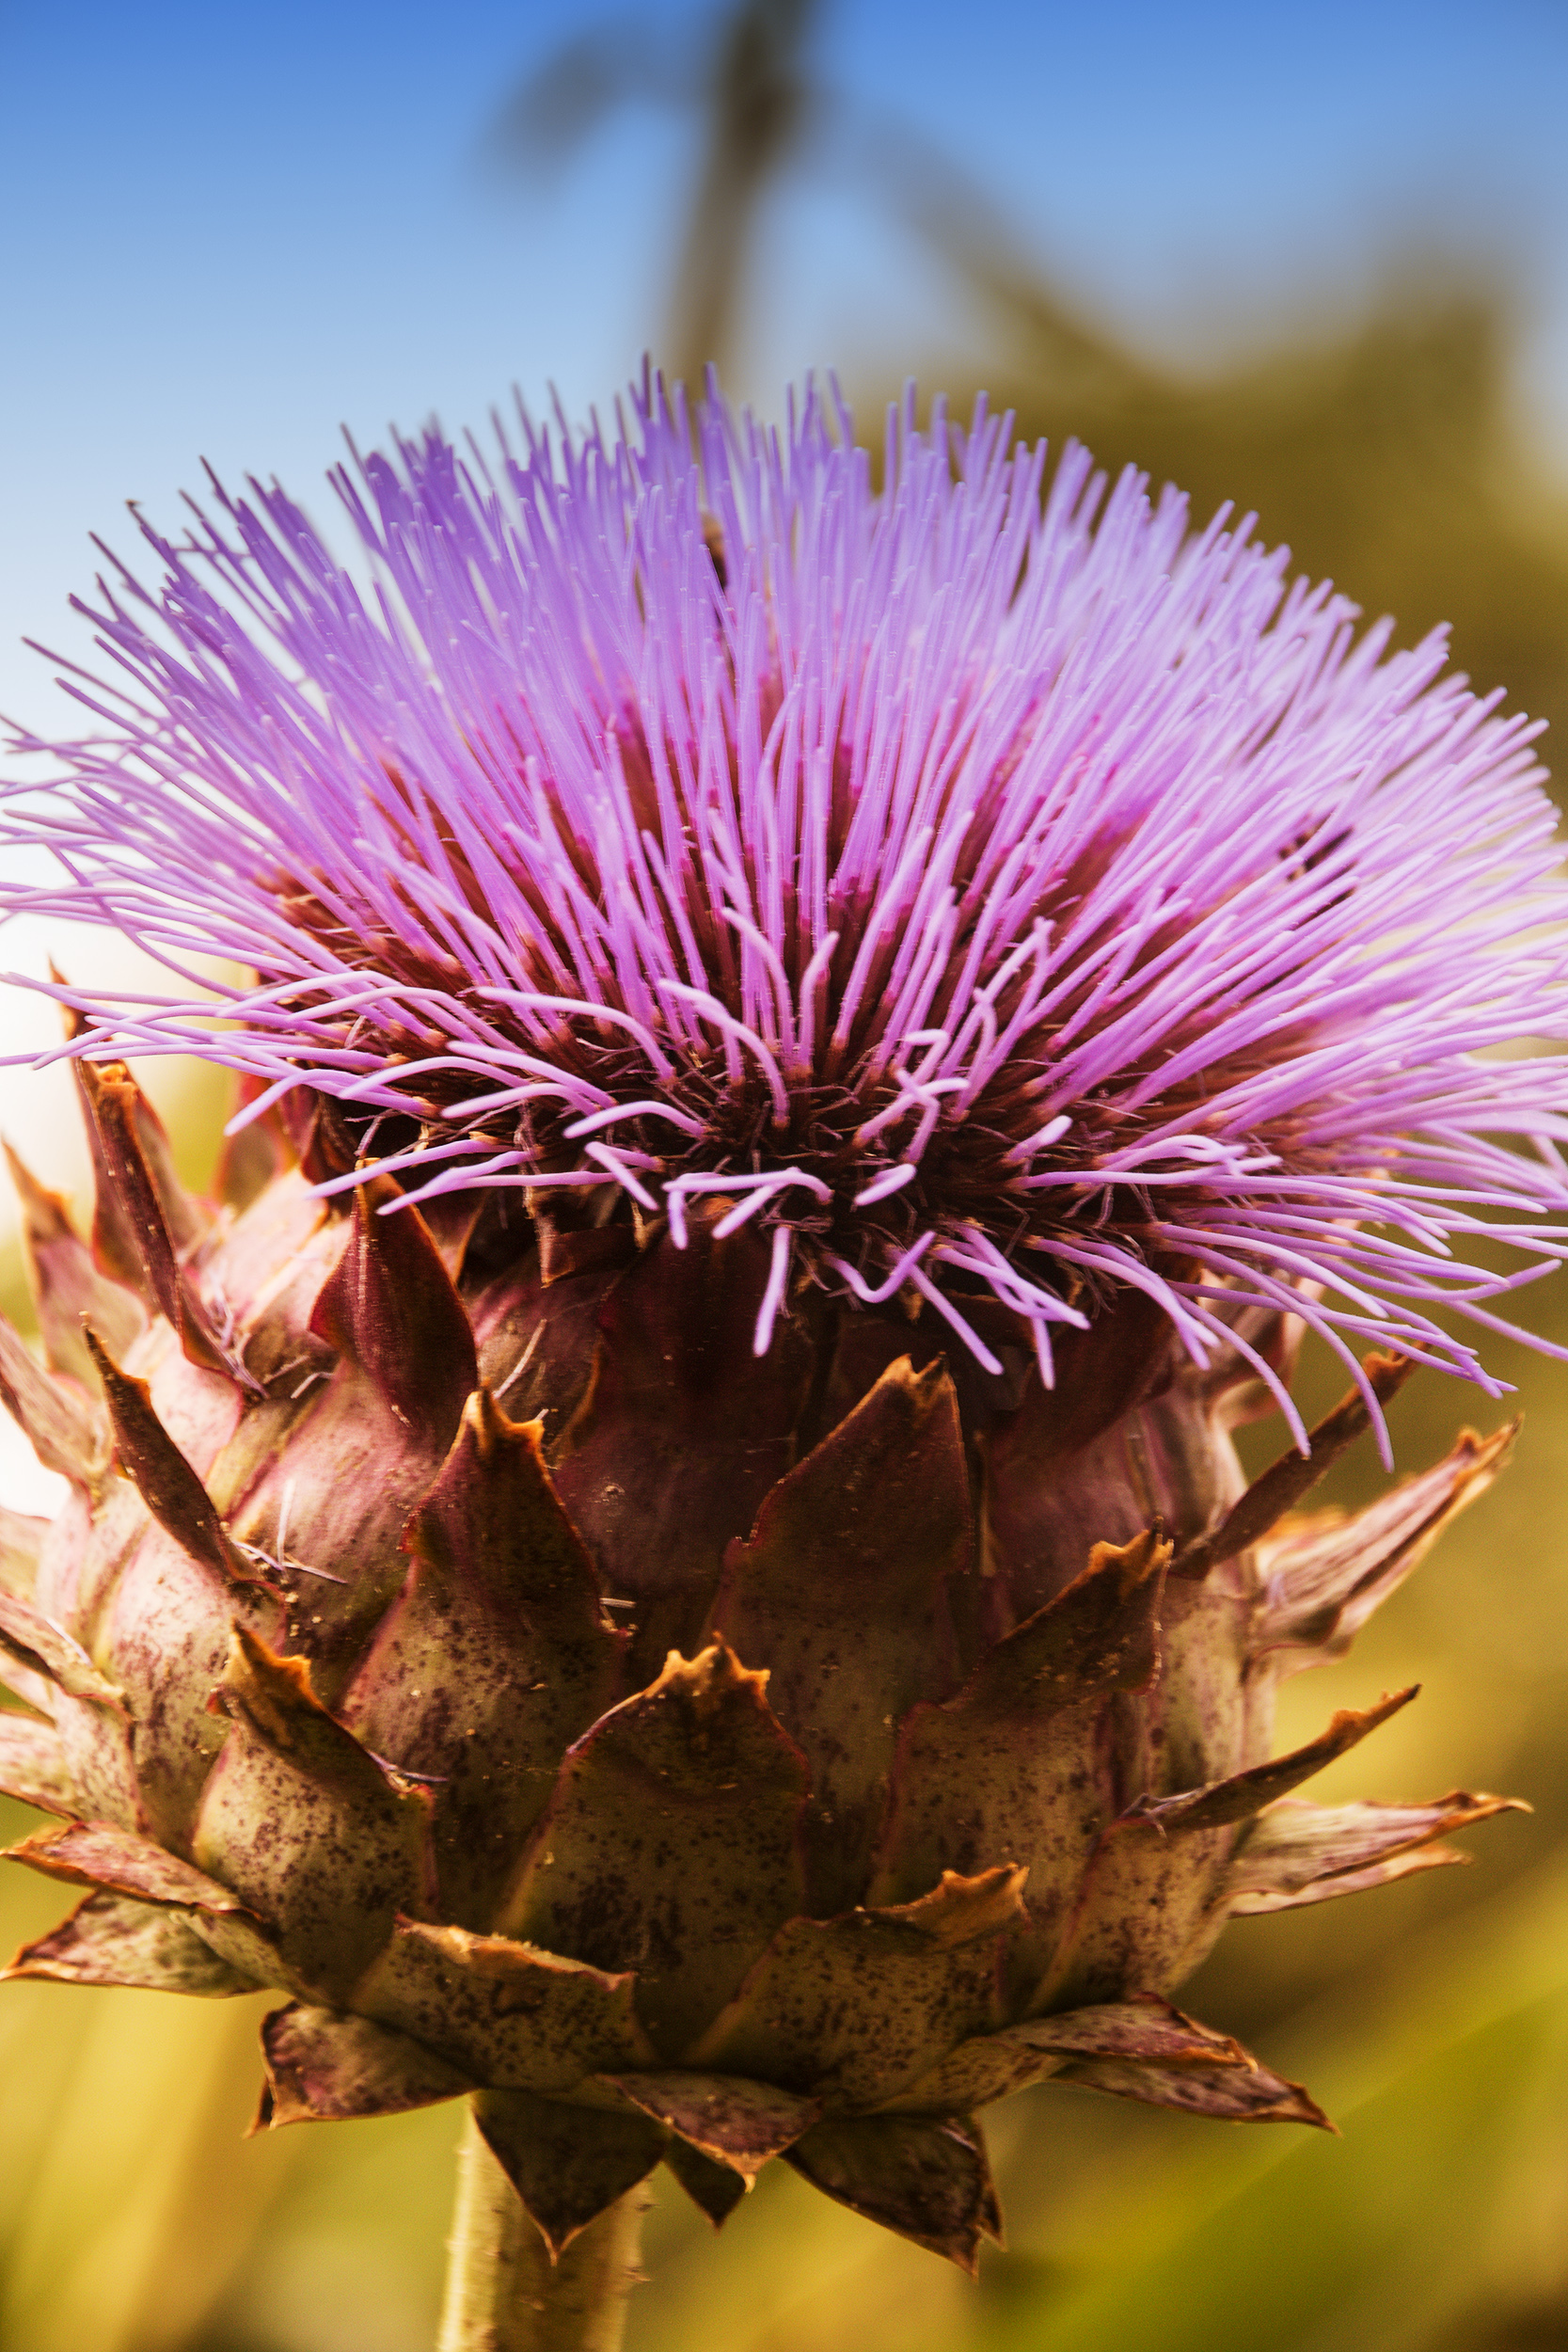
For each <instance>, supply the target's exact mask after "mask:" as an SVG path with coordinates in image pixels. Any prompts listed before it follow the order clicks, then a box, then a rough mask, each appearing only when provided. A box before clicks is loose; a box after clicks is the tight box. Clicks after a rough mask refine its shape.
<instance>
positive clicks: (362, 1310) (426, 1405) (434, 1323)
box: [310, 1176, 479, 1453]
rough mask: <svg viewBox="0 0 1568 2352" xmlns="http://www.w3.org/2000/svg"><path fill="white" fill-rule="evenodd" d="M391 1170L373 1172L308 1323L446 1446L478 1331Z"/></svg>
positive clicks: (475, 1376)
mask: <svg viewBox="0 0 1568 2352" xmlns="http://www.w3.org/2000/svg"><path fill="white" fill-rule="evenodd" d="M402 1198H403V1196H402V1193H401V1192H400V1190H399V1188H398V1186H397V1185H396V1184H394V1183H393V1182H392V1180H391V1179H390V1177H387V1176H371V1177H367V1179H366V1181H365V1183H364V1184H361V1185H360V1186H359V1188H358V1190H357V1191H356V1194H355V1197H354V1230H353V1232H352V1233H351V1234H350V1236H349V1241H348V1246H347V1248H345V1249H344V1251H343V1253H342V1256H341V1258H340V1259H339V1261H338V1263H337V1265H336V1266H335V1267H334V1268H333V1271H332V1272H331V1274H329V1275H328V1277H327V1279H326V1280H325V1283H324V1285H323V1287H322V1290H321V1292H320V1295H318V1297H317V1299H316V1304H315V1307H314V1309H313V1311H312V1312H311V1316H310V1328H311V1330H312V1332H313V1333H314V1334H315V1336H316V1337H317V1338H318V1339H323V1340H325V1341H326V1342H327V1343H328V1344H329V1345H331V1346H333V1347H335V1348H337V1349H338V1350H339V1352H340V1353H341V1354H342V1355H345V1356H347V1357H349V1358H350V1359H352V1360H353V1361H354V1362H355V1363H356V1364H357V1365H358V1367H359V1368H360V1370H361V1371H362V1372H363V1373H364V1374H365V1375H366V1377H367V1378H368V1379H369V1380H370V1381H371V1383H372V1386H373V1387H374V1388H375V1389H376V1391H378V1392H379V1394H380V1395H381V1396H382V1397H383V1398H384V1399H385V1400H386V1402H387V1404H388V1405H389V1406H390V1407H391V1409H392V1411H393V1412H394V1413H395V1414H396V1415H397V1417H398V1419H399V1420H400V1421H402V1422H404V1424H405V1425H406V1426H407V1427H408V1428H409V1429H411V1430H412V1431H414V1432H415V1434H416V1435H417V1436H419V1437H420V1438H422V1439H423V1440H424V1441H425V1442H427V1443H428V1444H430V1445H431V1446H432V1447H434V1448H437V1449H439V1450H440V1451H441V1452H443V1453H444V1452H445V1451H446V1449H447V1447H448V1446H449V1445H450V1444H451V1438H452V1436H453V1434H454V1432H455V1431H456V1429H457V1426H458V1423H459V1421H460V1420H461V1418H462V1413H463V1407H464V1406H465V1404H466V1403H467V1399H468V1397H469V1396H470V1395H471V1394H472V1392H473V1391H474V1389H475V1388H476V1386H477V1385H478V1380H479V1365H478V1359H477V1358H476V1355H475V1352H474V1335H473V1331H472V1328H471V1327H470V1325H469V1322H468V1318H467V1313H466V1312H465V1311H464V1308H463V1302H462V1300H461V1299H460V1298H459V1297H458V1295H457V1293H456V1291H455V1290H454V1288H453V1287H452V1281H451V1276H450V1275H449V1274H448V1272H447V1269H446V1266H445V1265H444V1264H443V1263H442V1259H441V1253H440V1251H439V1250H438V1249H437V1248H436V1244H435V1241H434V1240H433V1239H432V1237H431V1233H430V1229H429V1227H428V1226H427V1225H426V1224H425V1221H424V1219H423V1217H421V1216H420V1212H419V1210H418V1209H413V1208H403V1207H400V1206H398V1205H397V1204H398V1203H399V1202H400V1201H401V1200H402Z"/></svg>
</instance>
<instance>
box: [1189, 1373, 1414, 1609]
mask: <svg viewBox="0 0 1568 2352" xmlns="http://www.w3.org/2000/svg"><path fill="white" fill-rule="evenodd" d="M1361 1369H1362V1371H1363V1372H1364V1373H1365V1374H1366V1375H1367V1380H1368V1384H1369V1386H1370V1389H1371V1391H1372V1394H1373V1395H1374V1396H1375V1397H1376V1398H1377V1401H1378V1403H1379V1405H1381V1406H1387V1405H1390V1404H1392V1402H1393V1400H1394V1398H1395V1397H1396V1396H1398V1394H1399V1392H1400V1391H1401V1390H1402V1388H1403V1386H1404V1384H1405V1382H1406V1381H1407V1380H1408V1379H1409V1377H1410V1375H1411V1374H1412V1373H1413V1372H1414V1371H1415V1369H1416V1367H1415V1365H1414V1363H1413V1362H1412V1361H1411V1360H1410V1359H1409V1358H1408V1357H1405V1356H1384V1355H1379V1354H1377V1353H1376V1352H1374V1353H1373V1354H1371V1355H1370V1356H1366V1357H1364V1358H1363V1359H1362V1364H1361ZM1371 1419H1372V1416H1371V1409H1370V1406H1369V1405H1368V1403H1367V1400H1366V1398H1365V1396H1364V1395H1363V1394H1362V1392H1361V1391H1360V1390H1359V1389H1358V1388H1355V1389H1351V1390H1350V1391H1348V1392H1347V1393H1346V1394H1345V1395H1344V1396H1342V1397H1341V1398H1340V1400H1339V1402H1338V1405H1336V1406H1335V1407H1334V1410H1333V1411H1332V1412H1331V1413H1325V1414H1324V1416H1323V1420H1322V1421H1321V1422H1318V1424H1317V1426H1316V1427H1315V1428H1314V1429H1312V1430H1310V1431H1308V1433H1307V1445H1308V1447H1309V1449H1310V1450H1309V1452H1307V1454H1301V1453H1298V1452H1297V1451H1296V1449H1295V1448H1294V1447H1291V1451H1290V1452H1289V1453H1287V1454H1281V1455H1280V1456H1279V1458H1278V1460H1277V1461H1275V1462H1271V1463H1270V1465H1269V1467H1268V1469H1267V1470H1264V1471H1263V1472H1262V1473H1261V1475H1260V1476H1259V1477H1257V1478H1255V1479H1254V1480H1253V1482H1252V1484H1251V1486H1249V1487H1248V1488H1247V1490H1246V1492H1245V1494H1243V1496H1242V1497H1241V1499H1240V1500H1239V1501H1238V1502H1235V1503H1233V1504H1232V1505H1231V1508H1230V1509H1229V1510H1228V1511H1227V1513H1226V1516H1225V1518H1223V1519H1222V1520H1221V1522H1220V1524H1219V1526H1218V1527H1216V1528H1213V1529H1212V1530H1211V1531H1210V1533H1209V1534H1207V1535H1199V1536H1197V1537H1196V1538H1195V1539H1194V1541H1193V1542H1192V1543H1190V1544H1188V1545H1187V1546H1185V1548H1184V1549H1182V1550H1181V1551H1180V1552H1179V1553H1178V1554H1177V1556H1176V1559H1175V1560H1174V1561H1173V1562H1172V1564H1171V1574H1172V1576H1178V1577H1182V1578H1185V1579H1187V1580H1189V1581H1194V1582H1196V1581H1197V1580H1198V1579H1200V1578H1202V1577H1205V1576H1207V1575H1208V1573H1209V1571H1210V1569H1211V1568H1213V1567H1217V1566H1218V1565H1219V1564H1220V1562H1221V1561H1222V1560H1229V1559H1233V1558H1234V1557H1235V1555H1236V1553H1237V1552H1239V1551H1245V1550H1246V1549H1247V1547H1248V1546H1249V1545H1250V1544H1255V1543H1257V1541H1258V1540H1259V1536H1262V1535H1266V1534H1268V1532H1269V1530H1270V1528H1271V1527H1273V1526H1274V1524H1275V1520H1276V1519H1280V1518H1283V1517H1284V1516H1285V1513H1286V1512H1287V1511H1293V1510H1294V1509H1295V1507H1296V1505H1297V1503H1299V1502H1301V1501H1302V1500H1303V1498H1304V1497H1305V1496H1307V1495H1308V1494H1310V1493H1311V1491H1312V1488H1313V1487H1314V1486H1316V1485H1317V1484H1318V1482H1319V1480H1320V1479H1322V1478H1323V1477H1325V1476H1326V1475H1327V1473H1328V1471H1329V1470H1331V1469H1332V1468H1333V1466H1334V1464H1335V1463H1336V1462H1337V1461H1338V1458H1339V1456H1340V1454H1343V1453H1345V1452H1346V1451H1347V1449H1348V1448H1349V1447H1351V1446H1353V1445H1354V1443H1355V1440H1356V1438H1359V1437H1361V1436H1363V1435H1364V1434H1365V1432H1366V1431H1367V1430H1368V1429H1369V1428H1370V1426H1371Z"/></svg>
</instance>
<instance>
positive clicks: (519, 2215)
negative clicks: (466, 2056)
mask: <svg viewBox="0 0 1568 2352" xmlns="http://www.w3.org/2000/svg"><path fill="white" fill-rule="evenodd" d="M647 2201H648V2196H647V2191H646V2189H643V2188H634V2189H632V2190H630V2191H629V2192H628V2194H627V2195H626V2196H625V2197H623V2198H620V2199H619V2200H618V2201H616V2203H614V2204H613V2205H611V2206H610V2209H609V2211H608V2212H606V2213H602V2214H601V2215H600V2216H599V2217H598V2219H597V2220H596V2221H591V2222H590V2223H589V2225H588V2227H587V2229H586V2230H584V2231H583V2232H582V2233H581V2235H580V2236H578V2237H575V2238H574V2239H573V2240H572V2243H571V2244H570V2246H568V2247H567V2249H566V2250H565V2252H564V2253H563V2254H562V2257H561V2259H560V2261H559V2262H557V2263H555V2264H553V2265H552V2263H551V2261H550V2258H549V2253H548V2251H547V2249H546V2245H545V2241H544V2239H543V2238H542V2237H541V2236H540V2234H539V2232H538V2231H537V2230H536V2229H535V2227H534V2225H533V2223H532V2222H531V2220H530V2218H529V2217H528V2215H527V2213H526V2212H525V2211H524V2209H523V2204H522V2200H521V2199H520V2198H519V2197H518V2195H517V2192H516V2190H515V2188H514V2187H513V2185H512V2184H511V2182H510V2181H509V2180H508V2179H507V2177H506V2174H505V2173H504V2172H503V2171H502V2170H501V2168H500V2166H499V2164H498V2163H497V2162H496V2159H495V2157H494V2156H493V2155H492V2154H491V2153H490V2151H489V2149H488V2147H487V2146H486V2145H485V2142H484V2139H483V2135H482V2134H481V2132H480V2129H479V2126H478V2124H477V2123H476V2122H474V2119H473V2113H472V2110H471V2109H470V2111H469V2113H468V2117H467V2122H465V2124H464V2127H463V2138H462V2142H461V2144H460V2146H459V2149H458V2156H457V2208H456V2212H455V2214H454V2215H453V2217H452V2232H451V2240H450V2244H449V2251H450V2255H451V2261H450V2264H449V2266H448V2270H447V2296H446V2303H445V2305H444V2307H443V2309H442V2312H441V2340H440V2352H620V2344H621V2334H622V2330H623V2329H624V2328H625V2326H626V2291H627V2289H628V2288H629V2287H630V2286H631V2285H632V2283H633V2281H634V2280H636V2278H637V2276H638V2269H637V2249H638V2241H639V2239H640V2237H641V2229H642V2214H643V2210H644V2208H645V2206H646V2204H647Z"/></svg>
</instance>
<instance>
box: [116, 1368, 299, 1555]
mask: <svg viewBox="0 0 1568 2352" xmlns="http://www.w3.org/2000/svg"><path fill="white" fill-rule="evenodd" d="M86 1336H87V1346H88V1348H89V1349H90V1350H91V1353H92V1359H93V1362H94V1364H95V1365H96V1366H97V1368H98V1375H99V1377H100V1379H101V1380H102V1381H103V1394H104V1397H105V1399H106V1401H107V1403H108V1407H109V1418H110V1421H111V1422H112V1424H113V1427H114V1435H115V1450H116V1452H117V1454H119V1466H120V1468H121V1470H123V1471H124V1472H125V1475H126V1476H127V1478H129V1479H130V1481H131V1483H132V1485H133V1486H135V1489H136V1491H137V1493H138V1494H139V1495H140V1496H141V1499H142V1501H143V1502H145V1503H146V1505H147V1507H148V1509H149V1510H150V1512H151V1514H152V1516H153V1518H155V1519H156V1520H157V1522H158V1524H159V1526H160V1527H162V1528H163V1529H164V1530H165V1531H166V1534H170V1535H172V1536H173V1537H174V1539H175V1541H176V1543H178V1544H182V1546H183V1547H184V1549H185V1550H186V1551H187V1552H189V1554H190V1556H191V1558H192V1559H193V1560H197V1561H199V1563H200V1564H201V1565H202V1566H203V1567H205V1568H209V1569H211V1571H212V1573H213V1574H214V1576H218V1577H221V1578H222V1579H223V1581H224V1582H225V1583H226V1584H229V1585H245V1584H250V1585H260V1586H261V1588H262V1589H263V1590H264V1591H267V1592H271V1591H273V1590H274V1587H273V1586H272V1584H271V1583H270V1582H269V1581H268V1580H267V1578H266V1577H265V1576H264V1574H263V1573H262V1571H261V1569H260V1568H258V1567H256V1566H254V1565H252V1564H251V1563H250V1562H249V1561H248V1560H247V1559H246V1558H245V1555H244V1554H243V1553H242V1552H241V1551H239V1550H238V1549H237V1548H236V1547H235V1546H234V1545H233V1544H231V1543H230V1540H229V1537H228V1536H227V1534H225V1533H224V1528H223V1522H222V1520H221V1519H220V1518H219V1517H218V1514H217V1509H216V1506H215V1505H214V1502H213V1501H212V1499H211V1497H210V1496H209V1494H208V1492H207V1489H206V1487H205V1486H203V1485H202V1483H201V1481H200V1479H199V1478H198V1476H197V1474H196V1472H195V1470H193V1469H192V1468H191V1466H190V1464H189V1462H187V1461H186V1459H185V1457H184V1455H183V1454H182V1453H181V1451H180V1448H179V1447H178V1446H177V1445H176V1444H175V1442H174V1439H173V1438H171V1437H170V1436H169V1434H168V1431H167V1430H166V1428H165V1427H164V1424H163V1422H161V1421H160V1420H159V1419H158V1416H157V1414H156V1413H155V1412H154V1411H153V1409H152V1397H151V1392H150V1390H149V1388H148V1385H147V1383H146V1381H145V1380H138V1379H136V1378H135V1376H134V1375H132V1374H130V1373H127V1372H122V1371H121V1369H120V1367H119V1364H117V1363H116V1362H115V1359H114V1358H113V1357H112V1356H111V1355H110V1353H109V1351H108V1349H107V1348H106V1347H105V1346H104V1344H103V1341H102V1340H101V1339H100V1337H99V1335H98V1333H97V1332H96V1331H95V1330H94V1329H93V1327H92V1326H91V1324H88V1325H87V1327H86Z"/></svg>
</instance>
